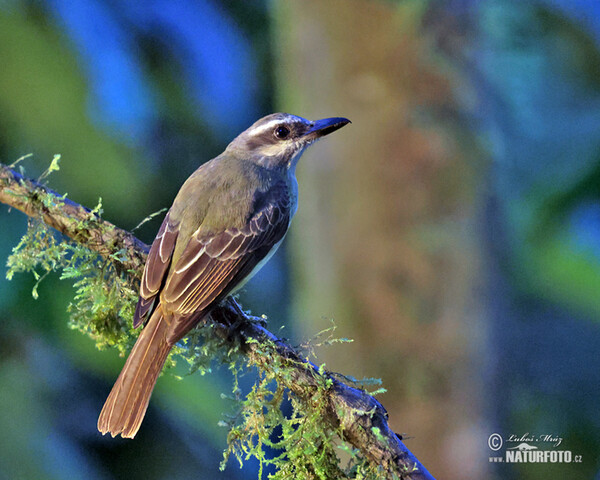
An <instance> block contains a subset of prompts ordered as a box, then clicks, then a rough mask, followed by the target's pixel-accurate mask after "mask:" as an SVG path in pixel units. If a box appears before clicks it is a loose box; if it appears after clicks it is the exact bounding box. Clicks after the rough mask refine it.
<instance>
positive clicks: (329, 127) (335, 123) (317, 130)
mask: <svg viewBox="0 0 600 480" xmlns="http://www.w3.org/2000/svg"><path fill="white" fill-rule="evenodd" d="M349 123H352V122H351V121H350V120H348V119H347V118H345V117H332V118H324V119H322V120H317V121H316V122H315V123H314V126H313V128H312V129H311V130H310V131H309V133H312V134H314V135H316V136H317V137H323V136H325V135H329V134H330V133H332V132H335V131H336V130H339V129H340V128H342V127H343V126H345V125H348V124H349Z"/></svg>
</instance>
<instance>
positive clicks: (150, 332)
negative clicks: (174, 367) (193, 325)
mask: <svg viewBox="0 0 600 480" xmlns="http://www.w3.org/2000/svg"><path fill="white" fill-rule="evenodd" d="M167 329H168V324H167V322H166V321H165V320H164V318H163V315H162V311H161V309H160V306H159V307H158V308H157V309H156V311H155V312H154V313H153V314H152V317H151V318H150V320H149V321H148V324H147V325H146V326H145V327H144V329H143V330H142V333H140V336H139V337H138V339H137V342H135V345H134V347H133V349H132V350H131V353H130V354H129V358H128V359H127V362H125V366H124V367H123V370H122V371H121V374H120V375H119V378H117V381H116V382H115V385H114V387H113V389H112V390H111V392H110V395H109V396H108V398H107V399H106V403H105V404H104V407H103V408H102V412H100V417H99V418H98V430H100V432H102V434H105V433H107V432H109V433H110V434H111V435H112V436H113V437H115V436H117V435H119V434H121V436H122V437H124V438H133V437H134V436H135V434H136V433H137V431H138V430H139V428H140V425H141V423H142V420H143V419H144V415H145V414H146V409H147V408H148V402H149V401H150V395H152V390H153V389H154V384H155V383H156V379H157V378H158V375H159V374H160V371H161V370H162V367H163V365H164V363H165V360H166V359H167V355H168V354H169V351H170V350H171V347H172V345H171V344H170V343H169V342H167V338H166V337H167Z"/></svg>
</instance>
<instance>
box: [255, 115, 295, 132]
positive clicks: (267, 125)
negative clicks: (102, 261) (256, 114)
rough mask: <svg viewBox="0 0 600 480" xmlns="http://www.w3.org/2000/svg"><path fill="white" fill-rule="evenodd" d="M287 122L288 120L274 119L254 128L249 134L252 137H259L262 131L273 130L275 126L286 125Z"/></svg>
mask: <svg viewBox="0 0 600 480" xmlns="http://www.w3.org/2000/svg"><path fill="white" fill-rule="evenodd" d="M288 122H289V119H288V118H274V119H273V120H271V121H269V122H268V123H265V124H264V125H261V126H260V127H256V128H254V129H252V130H251V131H250V134H251V135H253V136H254V135H260V134H262V133H263V132H264V131H266V130H270V129H272V128H274V127H275V126H276V125H280V124H282V123H288Z"/></svg>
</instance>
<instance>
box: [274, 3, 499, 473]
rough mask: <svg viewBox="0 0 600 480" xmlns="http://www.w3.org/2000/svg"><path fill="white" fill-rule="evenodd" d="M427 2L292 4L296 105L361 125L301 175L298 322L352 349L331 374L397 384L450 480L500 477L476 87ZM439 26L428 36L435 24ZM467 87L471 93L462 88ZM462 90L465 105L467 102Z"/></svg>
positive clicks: (290, 54) (288, 8)
mask: <svg viewBox="0 0 600 480" xmlns="http://www.w3.org/2000/svg"><path fill="white" fill-rule="evenodd" d="M426 5H427V2H401V3H399V4H392V3H391V2H373V1H359V0H352V1H349V0H335V1H327V2H323V1H317V0H310V1H306V0H303V1H300V0H295V1H289V2H281V3H277V4H276V8H275V9H274V11H275V25H276V36H277V38H276V41H275V44H276V45H277V46H278V52H277V59H278V61H279V65H280V66H279V71H278V78H277V85H278V88H279V98H280V105H279V106H280V108H281V109H283V110H286V111H289V112H290V113H296V114H299V115H302V116H306V117H309V118H313V119H314V118H319V117H324V116H346V117H348V118H350V119H351V120H352V122H353V124H352V125H350V126H348V127H346V128H345V129H343V130H342V131H340V133H338V134H336V135H333V136H332V137H331V138H328V139H327V141H323V142H322V143H320V144H319V145H318V147H317V148H314V149H313V150H312V151H311V152H309V153H308V154H307V155H306V156H305V157H304V158H303V159H302V161H301V163H300V166H299V167H298V177H299V183H300V209H299V213H298V215H297V217H296V219H295V222H294V227H293V228H292V231H291V234H290V235H291V237H290V245H291V246H290V249H291V257H292V268H293V283H292V285H293V289H294V292H295V317H296V319H297V320H298V322H300V323H302V324H303V325H304V327H305V328H306V330H305V334H307V335H310V334H312V333H314V332H315V331H318V330H320V329H322V328H324V327H326V326H328V325H329V324H328V322H327V321H326V320H325V319H324V318H328V317H333V318H334V319H335V322H336V324H337V325H338V327H339V329H338V331H337V334H338V335H339V336H347V337H351V338H354V339H355V342H354V343H353V344H352V345H345V346H342V347H334V348H329V349H325V350H324V351H322V352H320V358H319V360H320V361H325V362H326V363H327V367H328V368H330V369H332V370H334V371H339V372H341V373H344V374H349V375H354V376H361V375H364V376H369V377H382V379H383V382H384V386H385V387H386V388H387V389H388V393H386V394H384V395H382V396H381V397H380V401H381V402H382V403H383V404H384V405H385V406H386V408H387V409H388V411H389V414H390V421H391V422H390V423H391V425H392V427H393V428H395V429H396V431H397V432H399V433H400V432H401V433H404V434H405V435H407V436H409V437H414V438H413V439H411V440H408V443H407V444H408V445H409V446H410V448H412V449H413V452H414V453H415V454H416V455H417V456H418V458H420V459H421V460H422V462H423V464H424V465H425V466H427V468H428V469H429V470H430V471H431V473H432V474H433V475H434V476H436V475H440V476H443V477H444V478H446V479H453V478H457V479H458V478H460V479H467V478H473V479H480V478H485V477H486V476H487V473H489V472H487V458H485V457H487V453H488V452H487V450H486V449H487V443H486V441H487V436H488V435H489V434H490V433H491V431H489V428H487V427H486V424H485V419H484V418H483V411H482V410H483V408H482V389H481V381H482V379H481V376H482V365H483V363H484V360H483V358H482V345H481V343H482V331H483V330H484V325H483V318H482V315H480V313H481V305H480V303H479V301H478V295H477V291H478V289H479V285H478V277H479V274H478V272H479V268H480V266H479V262H480V258H481V252H480V249H479V248H480V247H479V235H478V232H477V231H476V229H475V225H476V215H477V214H478V212H477V208H478V206H477V204H476V198H477V197H476V186H477V181H478V180H479V179H480V174H481V171H482V168H481V163H480V162H478V160H477V158H475V156H476V152H477V149H476V148H475V146H474V139H473V138H470V137H469V135H468V133H467V130H466V128H464V127H462V126H461V124H460V117H461V113H460V112H461V110H463V111H464V109H465V107H464V105H462V104H461V103H463V104H464V102H465V99H466V98H468V95H467V93H468V92H467V93H465V92H464V91H461V92H459V87H461V88H462V84H464V82H465V79H464V78H462V77H461V76H460V74H459V73H458V72H457V71H456V70H453V68H452V65H451V62H450V61H449V60H448V59H447V58H444V56H443V55H442V54H441V53H440V52H439V51H436V50H435V48H434V42H433V34H432V29H434V27H435V28H437V27H439V26H440V25H441V26H442V30H444V29H445V30H448V29H450V30H451V29H452V25H451V23H450V24H449V23H448V22H449V19H448V18H445V16H444V14H443V13H442V12H435V11H429V12H427V11H426V7H425V6H426ZM425 18H427V25H429V26H428V27H425V26H424V24H425V22H424V19H425ZM461 82H462V83H461ZM457 93H460V95H458V94H457Z"/></svg>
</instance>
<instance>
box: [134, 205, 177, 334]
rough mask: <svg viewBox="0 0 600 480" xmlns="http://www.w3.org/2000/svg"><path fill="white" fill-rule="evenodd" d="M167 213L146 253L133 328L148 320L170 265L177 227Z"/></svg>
mask: <svg viewBox="0 0 600 480" xmlns="http://www.w3.org/2000/svg"><path fill="white" fill-rule="evenodd" d="M169 213H170V212H168V213H167V214H166V215H165V219H164V220H163V223H162V225H161V226H160V229H159V230H158V234H157V235H156V238H155V239H154V242H152V247H150V252H148V258H147V259H146V265H145V267H144V273H143V275H142V281H141V283H140V298H139V300H138V303H137V306H136V307H135V314H134V316H133V326H134V327H138V326H140V325H141V324H142V323H144V322H145V321H146V320H147V319H148V318H150V314H151V313H152V311H153V310H154V307H155V305H156V300H157V298H156V297H157V295H158V293H159V292H160V289H161V287H162V285H163V283H164V280H165V276H166V274H167V271H168V269H169V265H171V257H172V256H173V250H174V249H175V242H176V240H177V235H178V234H179V225H178V224H176V223H174V222H172V221H171V219H170V216H169Z"/></svg>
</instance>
